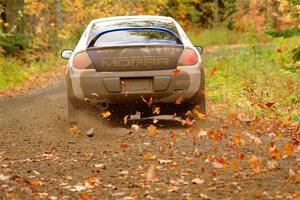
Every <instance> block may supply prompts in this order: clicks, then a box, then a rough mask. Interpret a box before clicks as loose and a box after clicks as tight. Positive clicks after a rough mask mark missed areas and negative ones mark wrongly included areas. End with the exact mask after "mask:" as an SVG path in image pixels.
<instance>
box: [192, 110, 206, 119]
mask: <svg viewBox="0 0 300 200" xmlns="http://www.w3.org/2000/svg"><path fill="white" fill-rule="evenodd" d="M193 112H194V114H195V115H196V116H197V117H198V118H199V119H201V120H205V119H206V115H205V114H202V113H200V112H199V111H198V110H196V109H194V110H193Z"/></svg>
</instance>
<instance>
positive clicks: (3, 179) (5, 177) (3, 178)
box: [0, 174, 9, 181]
mask: <svg viewBox="0 0 300 200" xmlns="http://www.w3.org/2000/svg"><path fill="white" fill-rule="evenodd" d="M8 179H9V176H5V175H3V174H0V181H6V180H8Z"/></svg>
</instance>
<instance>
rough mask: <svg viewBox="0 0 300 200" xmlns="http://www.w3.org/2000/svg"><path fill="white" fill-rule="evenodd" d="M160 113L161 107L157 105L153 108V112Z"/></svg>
mask: <svg viewBox="0 0 300 200" xmlns="http://www.w3.org/2000/svg"><path fill="white" fill-rule="evenodd" d="M159 113H160V107H155V108H154V110H153V114H157V115H159Z"/></svg>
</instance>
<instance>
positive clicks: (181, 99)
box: [175, 96, 184, 104]
mask: <svg viewBox="0 0 300 200" xmlns="http://www.w3.org/2000/svg"><path fill="white" fill-rule="evenodd" d="M183 100H184V96H180V97H179V98H178V99H176V101H175V104H181V103H182V102H183Z"/></svg>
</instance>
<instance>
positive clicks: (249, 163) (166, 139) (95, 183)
mask: <svg viewBox="0 0 300 200" xmlns="http://www.w3.org/2000/svg"><path fill="white" fill-rule="evenodd" d="M126 107H130V105H129V106H126ZM66 108H67V106H66V93H65V85H64V82H63V81H61V83H60V84H58V85H56V86H49V87H46V88H44V89H40V90H35V91H33V92H31V93H30V94H27V95H23V96H17V97H14V98H12V99H5V100H2V101H0V136H1V139H0V199H1V200H2V199H33V198H34V199H128V200H129V199H297V198H300V196H299V195H300V193H299V192H300V189H299V188H300V183H299V181H300V180H299V179H300V175H299V171H300V164H299V162H300V161H299V160H300V156H299V154H300V148H299V137H298V136H297V137H296V136H295V137H294V136H293V135H290V136H286V135H289V134H287V133H289V132H288V131H291V132H292V130H286V129H284V128H282V127H276V130H275V129H274V131H273V130H272V131H271V132H269V133H265V132H263V133H262V132H260V131H259V130H253V127H251V122H250V125H249V124H248V125H242V126H233V124H236V123H237V121H232V122H228V121H224V120H223V119H217V118H214V117H209V118H208V119H207V120H201V121H197V122H196V123H195V124H194V125H193V126H191V127H184V126H182V125H181V124H179V123H177V124H176V123H160V124H155V126H156V127H157V131H158V132H157V133H156V132H155V134H149V131H148V130H147V126H148V124H146V123H144V122H143V123H142V122H141V123H140V124H139V125H140V126H141V127H142V128H141V129H139V130H135V129H131V128H130V126H127V127H124V125H123V124H122V122H119V121H118V120H115V119H112V118H111V117H108V118H104V119H100V118H96V117H94V116H92V115H91V116H90V117H88V118H87V119H86V122H87V123H88V124H87V126H90V127H93V128H95V135H94V137H87V136H86V133H85V131H82V132H81V133H79V134H74V135H72V134H70V133H69V132H68V123H67V109H66ZM161 109H164V108H163V107H162V108H161ZM115 112H116V113H117V115H119V116H120V119H123V116H122V115H123V111H115ZM118 112H119V114H118ZM275 131H276V132H275ZM150 132H151V131H150ZM297 181H298V182H297Z"/></svg>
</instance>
